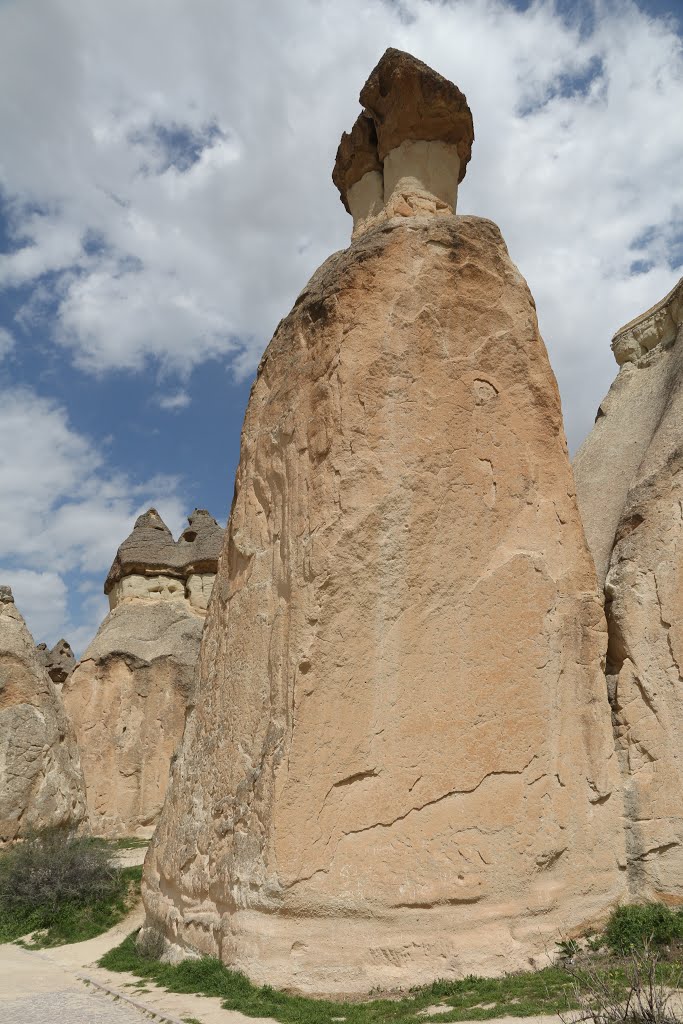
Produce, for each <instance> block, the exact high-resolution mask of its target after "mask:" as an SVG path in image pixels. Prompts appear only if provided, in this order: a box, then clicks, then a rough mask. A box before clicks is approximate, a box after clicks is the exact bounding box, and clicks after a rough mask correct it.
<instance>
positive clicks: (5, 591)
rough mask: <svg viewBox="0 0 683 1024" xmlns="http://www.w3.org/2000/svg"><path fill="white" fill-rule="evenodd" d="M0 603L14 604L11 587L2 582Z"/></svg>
mask: <svg viewBox="0 0 683 1024" xmlns="http://www.w3.org/2000/svg"><path fill="white" fill-rule="evenodd" d="M0 604H14V597H13V596H12V588H11V587H8V586H7V585H6V584H4V583H3V584H2V585H0Z"/></svg>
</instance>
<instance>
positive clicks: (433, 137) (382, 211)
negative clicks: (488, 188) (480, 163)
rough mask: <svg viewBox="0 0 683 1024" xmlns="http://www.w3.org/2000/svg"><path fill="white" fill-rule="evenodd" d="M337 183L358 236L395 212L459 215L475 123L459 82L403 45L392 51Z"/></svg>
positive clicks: (347, 140) (349, 140)
mask: <svg viewBox="0 0 683 1024" xmlns="http://www.w3.org/2000/svg"><path fill="white" fill-rule="evenodd" d="M360 102H361V104H362V105H363V107H364V108H365V109H364V110H363V112H362V114H360V115H359V117H358V118H357V120H356V122H355V124H354V125H353V128H352V129H351V131H350V132H348V133H347V132H344V134H343V135H342V140H341V143H340V145H339V149H338V151H337V159H336V162H335V165H334V170H333V172H332V180H333V181H334V183H335V185H336V186H337V188H338V189H339V192H340V196H341V200H342V202H343V203H344V206H345V207H346V209H347V210H348V211H349V212H350V213H351V215H352V216H353V227H354V232H353V237H354V238H356V237H358V235H360V234H362V232H363V231H366V230H368V228H370V227H372V226H375V225H376V224H377V223H379V222H381V221H383V220H387V219H390V218H392V217H395V216H402V217H410V216H414V215H415V214H439V215H449V214H452V213H455V207H456V201H457V193H458V184H459V182H461V181H462V179H463V178H464V177H465V171H466V170H467V164H468V162H469V160H470V157H471V155H472V143H473V142H474V126H473V123H472V114H471V112H470V108H469V107H468V105H467V100H466V99H465V97H464V95H463V94H462V93H461V92H460V90H459V89H458V87H457V86H456V85H454V84H453V83H452V82H449V81H448V80H447V79H446V78H443V77H442V76H441V75H439V74H437V72H436V71H434V70H433V69H432V68H430V67H428V66H427V65H426V64H423V63H422V61H419V60H417V59H416V58H415V57H413V56H412V55H411V54H409V53H405V52H404V51H403V50H395V49H393V48H390V49H388V50H387V51H386V52H385V53H384V55H383V57H382V59H381V60H380V62H379V64H378V65H377V67H376V68H375V69H374V70H373V71H372V73H371V74H370V77H369V78H368V80H367V82H366V83H365V85H364V86H363V88H362V90H361V93H360Z"/></svg>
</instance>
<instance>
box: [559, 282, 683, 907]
mask: <svg viewBox="0 0 683 1024" xmlns="http://www.w3.org/2000/svg"><path fill="white" fill-rule="evenodd" d="M612 349H613V351H614V354H615V357H616V360H617V362H618V363H619V364H620V367H621V368H620V370H619V373H618V374H617V377H616V379H615V381H614V383H613V384H612V387H611V388H610V391H609V394H608V395H607V397H606V398H605V399H604V400H603V402H602V403H601V405H600V408H599V410H598V416H597V419H596V422H595V426H594V427H593V430H592V431H591V433H590V434H589V436H588V438H587V439H586V441H585V442H584V444H583V446H582V447H581V449H580V451H579V452H578V454H577V456H576V458H575V460H574V475H575V479H576V488H577V496H578V500H579V506H580V509H581V514H582V517H583V520H584V524H585V527H586V536H587V538H588V542H589V545H590V548H591V551H592V552H593V557H594V559H595V564H596V567H597V570H598V575H599V577H600V579H601V580H602V581H604V583H605V596H606V611H607V621H608V628H609V649H608V658H607V678H608V684H609V689H610V696H611V701H612V708H613V713H614V719H615V731H616V739H617V749H618V750H619V752H620V756H621V761H622V769H623V775H624V789H625V800H626V821H627V841H628V860H629V878H630V884H631V891H632V894H633V895H634V896H635V897H636V898H638V899H666V900H670V901H674V902H681V901H683V745H682V744H681V736H683V690H682V686H683V279H681V281H679V283H678V285H677V286H676V287H675V288H674V289H673V291H671V292H670V293H669V295H667V296H666V297H665V298H664V299H663V300H662V301H661V302H659V303H657V305H656V306H653V307H652V309H649V310H648V311H647V312H646V313H643V314H642V315H641V316H639V317H637V318H636V319H635V320H633V321H631V323H629V324H627V325H626V326H625V327H622V328H621V330H619V331H618V332H617V333H616V335H615V336H614V339H613V341H612Z"/></svg>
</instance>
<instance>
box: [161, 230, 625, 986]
mask: <svg viewBox="0 0 683 1024" xmlns="http://www.w3.org/2000/svg"><path fill="white" fill-rule="evenodd" d="M605 646H606V634H605V628H604V616H603V609H602V601H601V599H600V595H599V591H598V587H597V583H596V579H595V573H594V570H593V566H592V562H591V558H590V554H589V552H588V549H587V546H586V543H585V539H584V535H583V531H582V527H581V523H580V520H579V514H578V510H577V507H576V502H575V498H574V493H573V480H572V475H571V469H570V466H569V461H568V457H567V451H566V443H565V438H564V433H563V428H562V420H561V413H560V400H559V396H558V391H557V387H556V383H555V379H554V377H553V374H552V371H551V369H550V366H549V363H548V359H547V355H546V351H545V348H544V345H543V342H542V340H541V338H540V335H539V332H538V326H537V321H536V315H535V309H534V303H533V299H532V297H531V295H530V293H529V290H528V288H527V285H526V283H525V281H524V280H523V278H522V277H521V275H520V274H519V272H518V271H517V269H516V268H515V266H514V265H513V264H512V262H511V261H510V258H509V256H508V253H507V250H506V247H505V244H504V242H503V240H502V238H501V235H500V232H499V230H498V228H497V227H496V226H495V225H494V224H492V223H491V222H490V221H486V220H481V219H478V218H474V217H457V218H456V217H454V216H442V217H441V216H424V217H421V216H413V217H411V218H409V219H403V218H395V219H393V220H389V221H386V222H385V223H384V224H383V225H380V226H377V227H375V228H374V229H370V230H368V231H367V232H365V233H364V234H363V235H362V236H360V237H359V238H358V239H357V240H356V242H355V243H354V244H352V245H351V247H350V248H349V249H347V250H346V251H344V252H341V253H337V254H336V255H334V256H332V257H331V258H330V259H329V260H327V262H326V263H325V264H323V266H322V267H321V268H320V270H319V271H318V272H317V273H316V274H315V275H314V276H313V278H312V280H311V281H310V282H309V284H308V286H307V287H306V289H305V290H304V291H303V292H302V294H301V295H300V296H299V298H298V299H297V302H296V304H295V306H294V309H293V311H292V312H291V314H290V315H289V316H288V317H287V318H286V319H285V320H284V321H283V322H282V323H281V324H280V326H279V328H278V330H277V332H276V334H275V337H274V338H273V340H272V342H271V343H270V346H269V348H268V350H267V352H266V354H265V356H264V358H263V360H262V362H261V365H260V368H259V373H258V377H257V380H256V383H255V384H254V388H253V390H252V394H251V398H250V402H249V407H248V409H247V413H246V419H245V423H244V429H243V433H242V450H241V457H240V464H239V469H238V473H237V481H236V491H235V501H234V505H233V509H232V513H231V518H230V522H229V528H228V532H227V536H226V541H225V547H224V551H223V556H222V560H221V567H220V569H219V574H218V577H217V581H216V586H215V589H214V595H213V598H212V601H211V605H210V608H209V613H208V618H207V626H206V630H205V635H204V639H203V643H202V650H201V654H200V661H199V665H198V675H197V689H196V693H195V698H194V702H193V706H192V710H191V712H190V714H189V717H188V723H187V727H186V731H185V736H184V741H183V744H182V747H181V751H180V754H179V758H178V760H177V761H176V762H175V765H174V768H173V772H172V783H171V788H170V790H169V794H168V797H167V801H166V804H165V807H164V812H163V814H162V817H161V820H160V824H159V828H158V830H157V833H156V836H155V839H154V840H153V845H152V848H151V851H150V854H149V855H148V858H147V863H146V868H145V884H144V899H145V903H146V907H147V912H148V927H149V928H158V929H161V930H162V931H163V932H164V934H165V935H166V936H167V938H168V939H169V940H170V942H171V943H172V946H173V948H174V949H175V950H176V951H177V950H179V949H182V948H192V949H195V950H200V951H202V952H206V953H211V954H218V955H220V956H221V957H222V958H223V960H224V961H226V962H227V963H230V964H232V965H234V966H235V967H237V968H239V969H241V970H244V971H246V973H247V974H248V975H249V976H250V977H252V978H253V979H254V980H256V981H258V982H268V983H270V984H274V985H277V986H289V987H292V988H295V989H299V990H303V991H307V992H336V993H350V992H367V991H368V990H370V989H371V988H373V987H374V986H381V987H382V988H391V987H394V986H397V985H402V986H405V985H408V984H417V983H420V982H426V981H428V980H430V979H433V978H435V977H442V976H449V977H453V976H458V975H461V974H466V973H468V972H476V973H491V972H493V973H495V972H502V971H505V970H512V969H515V968H520V967H524V966H528V964H529V962H530V961H532V962H533V960H534V958H537V957H542V956H543V954H544V952H545V951H547V950H548V949H552V948H553V945H554V940H555V938H556V937H557V935H558V934H559V933H560V932H561V931H564V932H571V930H572V929H574V928H577V927H582V926H585V925H586V924H588V922H590V921H593V920H595V919H596V918H599V917H600V915H602V914H604V913H605V912H606V910H607V909H608V908H609V907H610V906H611V905H612V904H613V902H614V901H615V900H617V899H618V898H619V896H620V894H621V893H622V889H623V879H624V871H623V868H624V867H625V864H624V858H623V838H622V833H621V814H622V803H621V796H620V793H619V790H618V778H617V774H618V773H617V764H616V756H615V754H614V748H613V742H612V734H611V725H610V712H609V704H608V701H607V694H606V691H605V683H604V675H603V672H602V662H601V659H602V658H603V655H604V651H605Z"/></svg>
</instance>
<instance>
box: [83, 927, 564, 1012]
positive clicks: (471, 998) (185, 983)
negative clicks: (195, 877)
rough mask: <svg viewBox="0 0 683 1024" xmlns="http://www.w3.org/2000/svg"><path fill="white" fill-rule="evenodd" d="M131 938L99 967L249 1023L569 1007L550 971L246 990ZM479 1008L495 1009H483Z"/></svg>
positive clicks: (221, 968)
mask: <svg viewBox="0 0 683 1024" xmlns="http://www.w3.org/2000/svg"><path fill="white" fill-rule="evenodd" d="M135 939H136V935H135V934H133V935H129V936H128V938H127V939H125V941H124V942H122V943H121V945H120V946H117V947H116V948H115V949H112V950H110V951H109V952H108V953H106V954H105V955H104V956H103V957H102V959H101V960H100V961H99V964H100V966H101V967H104V968H106V969H107V970H110V971H127V972H129V973H131V974H135V975H137V976H138V977H140V978H145V979H146V980H148V981H152V982H155V983H156V984H157V985H159V986H161V987H162V988H165V989H167V990H168V991H169V992H178V993H193V994H199V995H204V996H215V997H217V998H219V999H220V1000H222V1003H223V1007H224V1008H225V1009H226V1010H239V1011H240V1012H241V1013H244V1014H246V1015H247V1016H249V1017H273V1018H275V1019H276V1020H278V1021H282V1022H283V1024H331V1022H332V1018H334V1017H343V1018H344V1019H345V1021H346V1024H384V1022H397V1024H400V1022H417V1021H424V1020H425V1018H421V1017H418V1016H416V1015H417V1013H418V1012H419V1011H420V1010H423V1009H425V1008H426V1007H428V1006H432V1005H434V1004H437V1003H439V1004H445V1005H446V1006H448V1007H450V1008H451V1009H450V1010H449V1011H447V1012H444V1014H443V1015H441V1014H440V1015H439V1018H438V1019H439V1021H461V1020H489V1019H491V1018H493V1017H500V1016H503V1015H509V1016H514V1017H524V1016H531V1015H533V1014H540V1013H548V1014H550V1013H556V1012H557V1011H558V1010H564V1009H566V1008H567V1006H568V1005H571V1003H570V994H571V985H572V982H571V979H570V978H569V977H568V976H567V974H566V973H565V972H564V971H562V970H561V969H560V968H555V967H550V968H546V969H545V970H543V971H537V972H534V973H529V974H515V975H508V976H507V977H505V978H475V977H468V978H465V979H463V980H462V981H436V982H434V983H433V984H432V985H428V986H426V987H425V988H421V989H418V990H415V991H414V992H411V993H410V995H407V996H405V997H404V998H402V999H375V1000H372V1001H371V1002H365V1003H338V1002H331V1001H328V1000H322V999H307V998H305V997H303V996H292V995H287V994H286V993H284V992H277V991H275V990H274V989H272V988H270V987H269V986H264V987H258V986H256V985H252V984H251V982H250V981H249V980H248V979H247V978H246V977H245V976H244V975H243V974H240V973H238V972H237V971H231V970H230V969H229V968H227V967H225V965H224V964H222V963H221V962H220V961H219V960H216V959H213V958H211V957H202V958H201V959H199V960H185V961H183V962H182V963H180V964H176V965H171V964H164V963H160V962H159V961H158V960H150V959H146V958H145V957H143V956H141V955H140V954H139V953H138V951H137V949H136V947H135ZM481 1004H493V1005H488V1006H487V1008H484V1007H483V1006H482V1005H481Z"/></svg>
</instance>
